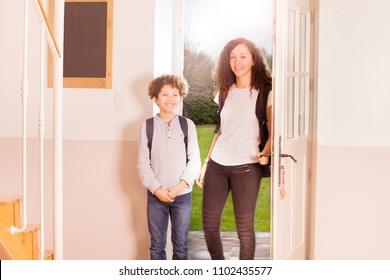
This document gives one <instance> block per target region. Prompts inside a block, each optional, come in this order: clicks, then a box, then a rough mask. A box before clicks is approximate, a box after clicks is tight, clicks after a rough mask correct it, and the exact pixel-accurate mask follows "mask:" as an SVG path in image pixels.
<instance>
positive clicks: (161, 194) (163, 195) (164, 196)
mask: <svg viewBox="0 0 390 280" xmlns="http://www.w3.org/2000/svg"><path fill="white" fill-rule="evenodd" d="M154 195H155V196H156V197H157V198H158V199H159V200H160V201H161V202H166V203H171V202H173V201H174V200H173V198H171V197H170V196H169V194H168V190H162V189H157V190H155V191H154Z"/></svg>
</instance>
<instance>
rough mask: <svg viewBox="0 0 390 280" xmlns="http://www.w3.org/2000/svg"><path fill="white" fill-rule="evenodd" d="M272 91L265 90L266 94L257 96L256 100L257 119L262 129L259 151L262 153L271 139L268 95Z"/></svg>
mask: <svg viewBox="0 0 390 280" xmlns="http://www.w3.org/2000/svg"><path fill="white" fill-rule="evenodd" d="M270 91H271V87H266V88H264V94H263V96H261V95H260V93H259V94H258V96H257V100H256V117H257V119H258V120H259V128H260V135H259V138H260V141H261V142H260V145H259V151H262V150H263V149H264V145H265V142H266V141H267V139H268V137H269V132H268V129H267V122H268V120H267V101H268V95H269V92H270Z"/></svg>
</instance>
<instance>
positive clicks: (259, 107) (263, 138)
mask: <svg viewBox="0 0 390 280" xmlns="http://www.w3.org/2000/svg"><path fill="white" fill-rule="evenodd" d="M270 91H271V86H268V87H265V88H264V98H263V100H261V98H260V97H261V96H260V94H258V95H257V100H256V117H257V119H258V120H259V129H260V130H259V131H260V135H259V138H260V145H259V151H262V150H263V149H264V146H265V143H267V140H268V138H269V132H268V127H267V122H268V120H267V113H266V111H267V100H268V94H269V92H270ZM225 95H226V94H224V93H222V92H220V93H219V108H218V122H217V127H216V129H215V132H218V130H219V127H220V123H221V110H222V108H223V105H224V104H225ZM266 156H268V157H269V160H268V164H266V165H260V166H261V168H262V170H263V177H270V176H271V157H270V155H268V154H267V155H266Z"/></svg>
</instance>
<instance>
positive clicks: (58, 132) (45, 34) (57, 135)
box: [11, 0, 64, 259]
mask: <svg viewBox="0 0 390 280" xmlns="http://www.w3.org/2000/svg"><path fill="white" fill-rule="evenodd" d="M29 1H30V0H25V7H24V36H23V40H24V42H23V76H22V87H21V89H22V106H23V108H22V146H23V147H22V157H23V158H22V177H23V179H22V185H23V190H22V192H23V194H22V196H23V201H22V209H23V211H22V226H21V227H20V228H16V227H12V228H11V233H12V234H15V233H18V232H23V231H25V230H26V227H27V176H26V174H27V172H26V165H27V156H26V155H27V149H26V148H27V147H26V146H27V145H26V142H27V135H26V118H27V99H28V74H27V56H28V12H29ZM31 1H32V2H33V4H34V7H35V12H36V14H37V16H38V19H39V21H40V23H41V50H40V53H41V63H40V108H39V117H38V132H39V151H40V153H39V154H40V155H39V166H40V167H39V185H40V226H41V229H40V258H41V259H44V254H45V242H44V240H45V234H44V232H45V223H44V220H45V219H44V213H45V209H44V193H45V188H44V139H45V138H44V136H45V111H44V88H45V84H44V83H45V79H44V77H45V69H44V62H45V44H46V43H48V44H49V46H50V50H51V53H52V55H53V58H54V67H53V72H54V73H53V77H54V85H53V91H54V93H53V94H54V99H53V100H54V101H53V107H54V108H53V114H54V116H53V118H54V128H53V140H54V153H53V154H54V159H53V160H54V174H53V178H54V220H55V222H54V223H55V225H54V242H55V244H54V252H55V254H54V256H55V259H62V255H63V248H62V247H63V246H62V65H63V64H62V56H61V51H60V47H59V45H58V44H57V42H56V40H55V36H54V34H53V32H52V31H51V29H50V26H49V23H48V19H47V16H46V13H45V9H44V7H43V5H42V2H41V0H31ZM55 3H56V5H55V6H56V11H55V30H56V35H57V38H59V39H61V42H60V43H61V44H60V45H62V41H63V39H62V38H63V22H64V20H63V18H64V14H63V13H64V0H56V2H55Z"/></svg>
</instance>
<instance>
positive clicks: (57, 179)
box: [53, 0, 65, 260]
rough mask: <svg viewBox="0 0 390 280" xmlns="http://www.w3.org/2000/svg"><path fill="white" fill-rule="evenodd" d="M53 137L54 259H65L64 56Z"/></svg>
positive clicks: (56, 85) (60, 11) (60, 36)
mask: <svg viewBox="0 0 390 280" xmlns="http://www.w3.org/2000/svg"><path fill="white" fill-rule="evenodd" d="M64 11H65V2H64V0H56V1H55V11H54V15H55V17H54V36H55V38H57V40H58V45H59V46H60V51H62V48H63V45H64V44H63V42H64ZM53 71H54V73H53V90H54V97H53V114H54V121H53V139H54V153H53V155H54V174H53V178H54V259H56V260H62V259H63V247H64V246H63V213H62V209H63V201H62V198H63V190H62V100H63V96H62V92H63V56H60V57H59V58H58V59H54V67H53Z"/></svg>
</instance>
